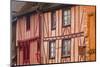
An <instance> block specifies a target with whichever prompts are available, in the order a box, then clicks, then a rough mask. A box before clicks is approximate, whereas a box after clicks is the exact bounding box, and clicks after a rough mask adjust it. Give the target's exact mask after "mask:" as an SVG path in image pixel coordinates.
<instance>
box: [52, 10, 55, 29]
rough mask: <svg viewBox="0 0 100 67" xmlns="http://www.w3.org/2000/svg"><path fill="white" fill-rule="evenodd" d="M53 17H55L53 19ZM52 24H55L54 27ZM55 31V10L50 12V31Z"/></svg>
mask: <svg viewBox="0 0 100 67" xmlns="http://www.w3.org/2000/svg"><path fill="white" fill-rule="evenodd" d="M54 15H55V19H54ZM54 20H55V22H54ZM53 23H55V26H53ZM55 29H56V10H53V11H51V30H55Z"/></svg>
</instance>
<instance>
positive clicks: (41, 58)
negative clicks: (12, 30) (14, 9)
mask: <svg viewBox="0 0 100 67" xmlns="http://www.w3.org/2000/svg"><path fill="white" fill-rule="evenodd" d="M29 7H30V4H28V5H26V6H23V8H22V9H23V10H22V13H20V14H18V15H17V22H16V46H17V48H16V49H17V65H27V64H28V65H29V64H53V63H67V62H83V61H95V60H96V51H95V50H96V34H95V32H96V30H95V28H96V27H95V26H96V7H95V6H85V5H81V6H80V5H68V4H55V3H32V4H31V8H30V9H28V8H29ZM24 9H27V10H24Z"/></svg>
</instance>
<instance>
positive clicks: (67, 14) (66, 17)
mask: <svg viewBox="0 0 100 67" xmlns="http://www.w3.org/2000/svg"><path fill="white" fill-rule="evenodd" d="M70 24H71V11H70V9H64V10H63V23H62V25H63V27H65V26H68V25H70Z"/></svg>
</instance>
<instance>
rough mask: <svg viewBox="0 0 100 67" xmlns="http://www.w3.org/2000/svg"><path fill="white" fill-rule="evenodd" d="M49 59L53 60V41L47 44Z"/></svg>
mask: <svg viewBox="0 0 100 67" xmlns="http://www.w3.org/2000/svg"><path fill="white" fill-rule="evenodd" d="M49 58H55V40H53V41H50V42H49Z"/></svg>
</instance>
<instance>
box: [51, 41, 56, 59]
mask: <svg viewBox="0 0 100 67" xmlns="http://www.w3.org/2000/svg"><path fill="white" fill-rule="evenodd" d="M52 42H53V43H55V45H54V48H55V52H54V53H55V54H54V57H52V56H51V43H52ZM55 56H56V40H51V41H49V59H55Z"/></svg>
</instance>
